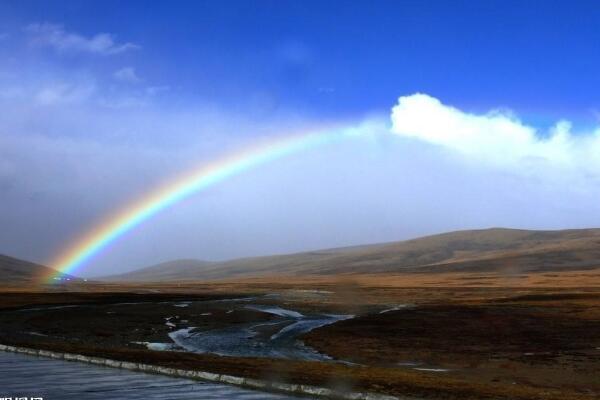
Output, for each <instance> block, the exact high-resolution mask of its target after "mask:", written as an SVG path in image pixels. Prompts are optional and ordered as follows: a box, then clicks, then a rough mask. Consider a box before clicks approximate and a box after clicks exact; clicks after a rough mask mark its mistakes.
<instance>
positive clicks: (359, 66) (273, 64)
mask: <svg viewBox="0 0 600 400" xmlns="http://www.w3.org/2000/svg"><path fill="white" fill-rule="evenodd" d="M0 7H1V9H0V15H2V17H0V22H1V23H2V25H4V26H6V27H7V30H8V31H9V33H10V31H13V32H15V34H16V33H17V32H19V31H20V30H21V28H22V27H23V26H24V25H27V24H30V23H32V22H51V23H55V24H61V25H63V26H64V27H65V29H66V30H67V31H72V32H77V33H79V34H82V35H86V36H92V35H94V34H96V33H98V32H108V33H112V34H114V35H116V37H117V38H118V40H121V41H128V42H133V43H136V44H139V45H140V46H141V49H140V51H135V52H131V53H130V54H127V55H123V57H122V58H121V59H120V60H119V62H121V63H123V62H127V63H129V64H132V65H134V66H135V69H136V72H137V73H138V74H139V75H140V76H141V77H143V78H144V80H145V81H147V82H149V83H152V84H156V85H169V86H171V87H172V88H175V89H176V91H175V93H173V96H174V97H177V98H179V99H188V98H192V99H193V98H196V97H201V98H209V99H211V100H212V101H219V102H222V103H225V104H231V103H235V104H243V103H244V102H246V101H252V100H253V99H252V96H254V97H255V99H254V101H257V102H260V101H261V99H267V100H263V101H265V102H267V101H270V102H272V105H271V106H272V107H282V106H284V107H285V106H290V107H296V108H302V109H305V110H308V111H310V112H313V113H315V114H319V115H320V114H325V115H328V116H331V115H335V116H338V115H339V114H340V113H342V114H351V115H352V114H354V113H364V112H365V111H370V110H381V109H386V108H388V107H389V103H390V101H391V99H394V98H395V97H397V96H398V94H399V93H412V92H415V91H422V92H426V93H430V94H432V95H435V96H436V97H439V98H443V99H445V100H446V101H448V102H450V103H451V104H454V105H456V106H458V107H461V108H467V109H470V110H487V109H489V108H492V107H498V106H499V105H505V106H507V107H508V106H510V107H511V108H514V109H517V110H521V112H522V113H531V114H532V117H539V118H541V117H552V116H556V117H565V116H573V117H577V118H580V119H583V120H586V119H591V118H593V116H592V114H591V112H590V110H592V109H595V108H598V106H599V104H598V99H597V96H596V95H595V91H594V90H593V88H594V87H598V86H599V85H600V77H599V75H598V74H597V70H598V67H599V66H600V65H599V60H600V48H599V47H600V31H599V30H598V29H597V24H598V21H599V20H600V9H599V8H598V7H597V4H595V2H594V1H562V2H559V1H551V2H546V1H544V2H535V1H531V2H522V1H486V2H477V3H474V2H472V1H451V2H450V1H428V2H422V1H376V2H359V1H342V2H339V1H302V2H300V1H259V2H247V1H228V2H218V1H212V2H206V1H189V2H178V3H176V4H175V5H174V4H173V3H171V2H153V3H152V4H151V5H150V4H149V3H148V2H145V1H140V2H135V1H131V2H125V3H123V2H118V1H105V2H91V1H81V2H63V3H61V2H53V3H52V5H49V4H48V3H47V2H39V1H38V2H31V1H15V2H11V1H5V2H3V5H1V6H0ZM110 61H111V63H112V62H114V61H115V60H110ZM68 62H70V63H74V64H77V63H81V64H80V65H82V66H85V67H87V68H93V69H97V70H99V71H102V70H105V72H106V69H107V68H108V69H110V67H111V65H110V64H108V63H107V62H105V60H103V62H99V60H98V59H93V60H85V61H82V60H77V59H74V58H71V59H70V60H68ZM90 64H94V65H90ZM107 64H108V65H107ZM492 77H493V79H491V78H492Z"/></svg>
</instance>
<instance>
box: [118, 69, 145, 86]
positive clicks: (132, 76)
mask: <svg viewBox="0 0 600 400" xmlns="http://www.w3.org/2000/svg"><path fill="white" fill-rule="evenodd" d="M113 77H114V78H115V79H116V80H118V81H122V82H128V83H138V82H141V79H140V77H139V76H138V75H137V73H136V72H135V68H133V67H125V68H121V69H119V70H117V71H115V73H114V74H113Z"/></svg>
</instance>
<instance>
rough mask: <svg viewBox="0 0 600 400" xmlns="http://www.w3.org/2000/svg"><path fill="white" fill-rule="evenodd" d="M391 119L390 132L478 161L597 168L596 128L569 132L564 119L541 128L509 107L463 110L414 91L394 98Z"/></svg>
mask: <svg viewBox="0 0 600 400" xmlns="http://www.w3.org/2000/svg"><path fill="white" fill-rule="evenodd" d="M391 122H392V127H391V131H392V132H393V133H395V134H397V135H400V136H404V137H408V138H414V139H418V140H421V141H424V142H427V143H430V144H433V145H436V146H440V147H442V148H444V149H447V150H449V151H451V152H454V153H456V154H460V155H462V156H464V157H466V158H468V159H470V160H473V161H476V162H477V163H480V164H483V165H493V166H497V167H503V168H510V169H511V170H513V171H519V172H522V173H527V172H528V171H527V169H528V168H534V169H535V167H547V168H553V169H556V168H560V169H567V170H571V171H580V172H586V173H593V174H595V173H596V172H597V171H598V167H600V128H596V129H595V130H592V131H590V132H582V133H574V132H573V131H572V125H571V123H570V122H568V121H565V120H562V121H559V122H557V123H556V124H555V125H554V126H553V127H551V128H550V129H549V130H548V131H546V132H544V131H543V130H541V129H539V128H536V127H533V126H530V125H527V124H525V123H524V122H522V121H521V120H519V119H518V118H517V117H516V116H515V115H514V114H513V113H511V112H510V111H496V110H494V111H490V112H488V113H486V114H473V113H467V112H464V111H461V110H459V109H457V108H454V107H452V106H448V105H445V104H443V103H442V102H441V101H439V100H438V99H436V98H434V97H431V96H429V95H427V94H422V93H417V94H413V95H410V96H402V97H400V98H399V99H398V104H397V105H396V106H394V107H393V108H392V114H391Z"/></svg>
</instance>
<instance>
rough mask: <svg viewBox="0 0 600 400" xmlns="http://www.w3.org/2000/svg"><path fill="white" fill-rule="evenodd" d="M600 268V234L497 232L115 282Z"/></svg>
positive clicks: (184, 268) (183, 265) (169, 270)
mask: <svg viewBox="0 0 600 400" xmlns="http://www.w3.org/2000/svg"><path fill="white" fill-rule="evenodd" d="M594 268H600V229H577V230H561V231H529V230H518V229H503V228H493V229H485V230H469V231H458V232H450V233H443V234H439V235H433V236H427V237H422V238H418V239H412V240H406V241H401V242H392V243H383V244H372V245H365V246H355V247H345V248H336V249H327V250H319V251H309V252H302V253H295V254H286V255H272V256H263V257H251V258H241V259H234V260H229V261H219V262H208V261H199V260H176V261H172V262H166V263H162V264H159V265H155V266H152V267H148V268H143V269H140V270H137V271H133V272H129V273H126V274H122V275H114V276H109V277H105V278H100V279H104V280H108V281H129V282H132V281H177V280H206V279H226V278H243V277H259V276H268V275H276V274H283V275H294V276H302V275H333V274H365V273H367V274H377V273H401V272H422V273H436V272H504V273H521V272H541V271H564V270H586V269H594Z"/></svg>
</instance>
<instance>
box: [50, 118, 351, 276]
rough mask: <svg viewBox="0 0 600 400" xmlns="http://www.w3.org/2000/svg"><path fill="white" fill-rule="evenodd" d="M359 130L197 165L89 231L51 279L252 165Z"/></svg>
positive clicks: (62, 256)
mask: <svg viewBox="0 0 600 400" xmlns="http://www.w3.org/2000/svg"><path fill="white" fill-rule="evenodd" d="M359 133H360V127H359V128H356V127H354V128H348V127H346V128H344V127H341V128H340V127H338V128H328V129H321V130H318V131H312V132H310V133H304V134H300V135H293V136H288V137H285V138H279V139H276V140H273V141H270V142H268V143H266V144H263V145H261V146H257V147H253V148H250V149H246V150H244V151H242V152H239V153H235V154H232V155H229V156H226V157H224V158H221V159H219V160H216V161H214V162H212V163H209V164H208V165H202V166H200V167H199V168H194V169H192V170H191V171H190V172H188V173H185V174H183V175H182V176H180V177H179V178H177V179H175V180H174V181H172V182H169V183H168V184H166V185H164V186H161V187H159V188H157V189H155V190H153V191H151V192H149V193H148V194H147V195H145V196H143V197H142V198H140V199H139V200H138V201H135V202H133V203H131V204H129V205H128V206H126V207H124V208H121V209H119V210H118V211H117V212H116V213H114V214H113V215H112V216H110V217H108V218H106V219H105V220H104V222H103V223H101V224H99V225H97V226H94V227H93V228H92V229H90V230H89V231H87V232H86V233H85V234H84V235H82V236H81V238H80V239H79V240H77V241H76V242H75V243H73V244H71V245H70V246H69V247H68V248H66V249H65V250H63V251H62V252H60V253H59V255H58V257H57V258H56V259H55V260H54V261H53V262H51V263H50V264H49V265H50V266H52V267H53V268H54V269H55V270H56V273H54V272H53V273H52V275H51V276H49V277H48V280H49V281H52V280H55V279H58V277H59V276H61V275H62V274H73V273H74V272H75V271H76V270H78V269H80V268H81V267H83V266H84V265H85V264H86V263H87V262H88V261H90V260H91V259H92V258H93V257H94V256H95V255H97V254H99V253H100V252H101V251H102V250H104V249H105V248H106V247H108V246H109V245H110V244H111V243H113V242H114V241H116V240H117V239H118V238H120V237H121V236H123V235H125V234H126V233H127V232H129V231H131V230H132V229H133V228H135V227H137V226H139V225H140V224H141V223H143V222H144V221H146V220H148V219H150V218H152V216H154V215H156V214H157V213H159V212H160V211H162V210H164V209H166V208H168V207H171V206H172V205H174V204H176V203H177V202H179V201H181V200H183V199H185V198H187V197H189V196H190V195H192V194H194V193H197V192H200V191H202V190H205V189H207V188H209V187H211V186H213V185H216V184H218V183H220V182H223V181H225V180H227V179H229V178H231V177H233V176H235V175H239V174H241V173H243V172H244V171H247V170H250V169H252V168H256V167H258V166H261V165H263V164H266V163H269V162H272V161H275V160H278V159H280V158H283V157H285V156H288V155H291V154H294V153H298V152H301V151H306V150H309V149H312V148H315V147H319V146H322V145H326V144H330V143H335V142H338V141H340V140H343V139H346V138H349V137H353V136H357V135H358V134H359Z"/></svg>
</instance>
